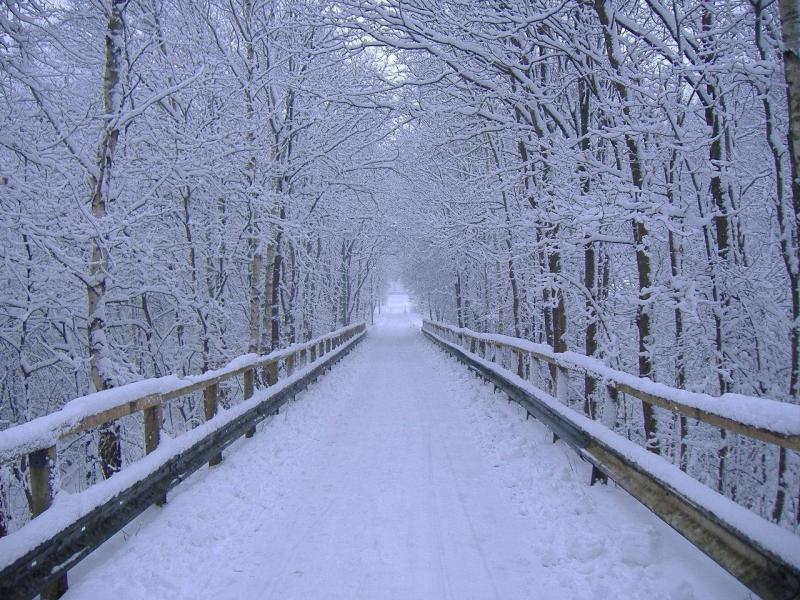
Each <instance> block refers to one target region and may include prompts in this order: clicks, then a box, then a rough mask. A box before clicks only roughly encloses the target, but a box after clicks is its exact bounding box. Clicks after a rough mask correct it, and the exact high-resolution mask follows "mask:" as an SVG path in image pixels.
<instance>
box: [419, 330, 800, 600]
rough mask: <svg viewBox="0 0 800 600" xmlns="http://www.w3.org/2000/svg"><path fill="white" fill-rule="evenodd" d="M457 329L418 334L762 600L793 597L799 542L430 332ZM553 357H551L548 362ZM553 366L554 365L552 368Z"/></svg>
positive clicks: (799, 576) (799, 580)
mask: <svg viewBox="0 0 800 600" xmlns="http://www.w3.org/2000/svg"><path fill="white" fill-rule="evenodd" d="M443 330H444V331H445V332H446V331H451V332H455V333H457V334H460V335H461V336H464V335H465V333H464V331H463V330H459V329H457V328H451V327H448V326H443V325H441V324H436V323H431V322H430V321H427V322H425V323H424V324H423V333H425V335H426V336H427V337H428V338H430V339H431V340H432V341H434V342H435V343H436V344H437V345H439V346H440V347H442V348H443V349H444V350H446V351H447V352H449V353H450V354H452V355H453V356H455V357H456V358H457V359H458V360H459V361H460V362H462V363H464V364H466V365H467V366H468V367H469V368H470V369H471V370H473V371H474V372H476V373H477V374H479V375H480V376H481V377H483V378H484V379H485V380H487V381H491V382H492V383H493V384H494V385H495V386H496V387H497V388H498V389H500V390H502V391H503V392H504V393H505V394H506V395H507V396H508V397H509V398H510V399H511V400H514V401H516V402H517V403H518V404H520V405H521V406H522V407H523V408H524V409H525V410H526V411H527V413H528V414H530V415H532V416H534V417H536V418H537V419H539V420H540V421H541V422H542V423H544V424H545V425H546V426H547V427H548V428H549V429H550V430H551V431H553V432H554V433H555V434H557V435H558V436H559V437H560V438H561V439H562V440H564V441H565V442H566V443H567V444H569V445H570V446H571V447H572V448H573V449H574V450H575V451H576V452H577V453H578V454H579V455H580V456H581V457H582V458H584V459H585V460H587V461H588V462H590V463H591V464H592V466H593V468H594V469H596V470H598V471H599V472H600V473H602V474H603V476H605V477H607V478H610V479H612V480H614V481H615V482H616V483H617V484H619V485H620V486H621V487H622V488H623V489H625V490H626V491H627V492H628V493H629V494H631V495H632V496H633V497H634V498H636V499H637V500H638V501H640V502H641V503H642V504H644V505H645V506H647V508H649V509H650V510H651V511H652V512H653V513H655V514H656V515H657V516H658V517H659V518H661V519H662V520H664V521H665V522H666V523H667V524H669V525H670V526H671V527H672V528H673V529H675V530H676V531H677V532H678V533H680V534H681V535H682V536H684V537H685V538H686V539H688V540H689V541H690V542H692V543H693V544H694V545H695V546H697V547H698V548H699V549H700V550H701V551H702V552H704V553H705V554H707V555H708V556H709V557H710V558H712V559H713V560H714V561H716V562H717V563H718V564H719V565H721V566H722V567H723V568H724V569H726V570H727V571H728V572H729V573H731V574H732V575H733V576H734V577H736V578H737V579H738V580H739V581H741V582H742V583H743V584H744V585H746V586H747V587H748V588H749V589H750V590H752V591H753V592H755V593H756V594H758V595H760V596H761V597H762V598H764V599H765V600H788V599H790V598H791V599H795V598H799V597H800V539H798V537H797V536H795V535H793V534H792V533H790V532H788V531H786V530H784V529H781V528H780V527H779V526H778V525H775V524H773V523H770V522H768V521H766V520H764V519H762V518H760V517H758V516H757V515H755V514H753V513H750V512H749V511H747V509H745V508H743V507H741V506H739V505H737V504H736V503H735V502H733V501H732V500H730V499H728V498H726V497H724V496H722V495H720V494H718V493H716V492H714V491H713V490H711V489H709V488H706V487H705V486H703V485H702V484H701V483H699V482H697V481H695V480H694V479H692V478H691V477H689V476H688V475H687V474H685V473H683V472H682V471H680V469H678V468H677V467H675V466H673V465H672V464H671V463H669V462H667V461H666V460H664V459H662V458H660V457H658V456H656V455H654V454H652V453H650V452H648V451H647V450H646V449H644V448H642V447H640V446H638V445H636V444H634V443H633V442H631V441H629V440H627V439H625V438H624V437H622V436H619V435H617V434H616V433H614V432H613V431H611V430H609V429H607V428H605V427H604V426H603V425H602V424H600V423H597V422H595V421H592V420H591V419H589V418H588V417H586V416H584V415H582V414H580V413H577V412H575V411H574V410H572V409H570V408H569V407H567V406H565V405H564V404H563V403H562V402H561V401H560V400H559V399H557V398H555V397H553V396H551V395H549V394H547V393H546V392H544V391H543V390H540V389H538V388H536V386H534V385H533V384H531V383H530V382H529V381H527V380H525V379H523V378H522V377H520V376H519V375H517V374H515V373H513V372H511V371H509V370H507V369H505V368H504V367H502V366H499V365H496V364H494V363H492V362H491V361H489V360H486V359H484V358H482V357H481V356H479V355H476V354H475V353H473V352H471V351H469V350H467V349H465V348H463V347H462V344H463V343H464V339H463V338H461V339H458V340H457V341H455V342H453V341H450V340H448V339H446V338H444V337H442V336H440V335H438V333H437V331H443ZM551 358H552V357H551ZM556 364H559V363H556Z"/></svg>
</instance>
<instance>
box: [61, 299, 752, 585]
mask: <svg viewBox="0 0 800 600" xmlns="http://www.w3.org/2000/svg"><path fill="white" fill-rule="evenodd" d="M524 417H525V415H524V412H520V409H519V408H518V407H517V406H516V405H515V404H508V403H506V402H505V401H504V400H503V398H502V397H501V396H500V395H499V394H494V393H493V391H492V388H491V386H487V385H483V384H481V383H480V382H479V380H476V379H475V378H473V377H472V376H471V375H470V374H469V373H468V372H467V371H466V370H465V369H464V367H463V366H460V365H458V364H457V363H456V362H455V361H453V360H452V359H450V358H448V357H447V356H446V355H445V354H443V353H442V352H440V351H439V350H437V349H436V348H435V347H434V346H433V345H432V344H431V343H430V342H428V341H426V340H425V339H424V338H423V336H422V335H421V334H420V332H419V326H418V322H417V321H416V320H415V318H414V317H413V315H410V314H408V313H405V312H399V313H393V314H385V315H384V316H383V318H382V320H381V322H380V323H379V325H378V326H376V327H375V328H374V329H372V330H371V331H370V333H369V335H368V337H367V339H366V340H365V341H364V342H362V343H361V344H360V345H359V346H358V347H357V348H356V349H355V350H354V351H353V352H352V354H351V355H349V356H348V357H347V358H345V359H344V360H343V361H342V362H341V363H339V365H337V366H336V367H335V368H334V369H333V370H332V371H331V372H330V373H328V374H327V375H325V376H324V377H323V378H321V379H320V381H319V382H318V383H317V384H316V385H315V386H313V387H312V388H311V389H310V390H309V391H307V392H306V393H304V394H303V395H302V396H301V397H298V400H297V402H294V403H291V404H290V405H289V406H287V407H286V409H285V410H284V411H282V412H281V414H280V415H278V416H276V417H274V418H272V419H271V420H269V421H267V422H265V423H264V424H262V425H261V426H260V427H259V433H258V434H257V435H256V436H255V437H254V438H253V439H252V440H247V441H241V442H239V443H237V444H235V445H234V446H233V447H232V448H231V450H230V451H229V452H226V455H225V461H224V462H223V464H222V465H220V466H219V467H215V468H213V469H203V470H201V471H200V472H198V473H197V474H195V475H194V476H193V477H192V478H191V479H190V481H188V482H186V483H185V484H183V485H182V486H181V487H180V488H178V489H177V490H176V491H175V492H174V493H173V494H171V496H170V501H169V504H168V505H167V506H165V507H164V508H161V509H160V508H155V507H153V508H151V509H149V510H148V511H147V512H146V513H145V514H144V515H142V516H141V517H140V518H139V519H137V520H136V521H134V522H133V523H132V524H131V525H129V526H128V527H126V528H125V530H124V531H123V532H121V533H120V534H118V535H117V536H115V538H114V539H112V540H111V541H109V542H108V543H107V544H106V545H105V546H104V547H102V548H101V549H100V550H98V551H97V552H95V553H94V555H93V556H91V557H90V558H89V559H87V560H86V561H84V563H82V564H81V565H80V567H79V568H77V569H75V571H74V572H73V573H72V574H71V589H70V591H69V593H68V594H67V598H69V599H72V600H75V599H79V598H80V599H90V598H91V599H94V598H97V599H103V600H106V599H109V598H113V599H115V600H125V599H134V598H136V599H145V598H146V599H160V598H164V599H167V598H169V599H177V598H187V599H188V598H191V599H195V598H214V599H223V598H230V599H234V598H236V599H249V598H257V599H273V598H274V599H280V600H290V599H314V598H347V599H362V598H363V599H378V598H396V599H429V598H430V599H439V598H441V599H445V598H452V599H459V600H461V599H468V598H474V599H490V598H503V599H506V598H507V599H523V598H530V599H551V598H553V599H560V598H565V599H566V598H569V599H575V598H598V599H600V598H602V599H606V598H647V599H656V598H674V599H680V600H689V599H692V598H695V599H697V600H701V599H703V600H705V599H713V598H719V599H725V600H732V599H736V598H748V597H750V596H749V595H748V593H747V591H746V590H745V589H744V588H743V587H742V586H740V585H739V584H738V583H737V582H736V581H734V580H733V579H732V578H730V577H729V576H727V575H726V574H725V573H724V572H723V571H722V570H721V569H720V568H719V567H717V566H716V565H715V564H714V563H712V562H711V561H710V560H708V559H707V558H706V557H705V556H703V555H702V554H701V553H700V552H699V551H697V550H695V549H694V548H693V547H692V546H690V545H689V544H688V542H686V541H684V540H683V539H682V538H680V537H679V536H678V535H677V534H675V533H674V532H672V530H670V529H669V528H668V527H667V526H665V525H663V524H662V523H661V522H660V521H659V520H657V519H656V518H655V517H653V516H652V515H651V514H650V513H649V512H648V511H647V510H646V509H644V508H643V507H641V506H640V505H638V504H637V503H636V502H635V501H633V500H632V499H631V498H629V497H628V496H627V495H626V494H625V493H623V492H622V491H620V490H619V489H616V488H615V487H614V486H613V484H612V485H609V486H594V487H589V486H588V485H587V481H588V478H589V470H588V466H587V465H585V464H583V463H582V462H581V461H580V460H579V459H578V458H577V457H576V456H575V455H574V454H573V453H572V452H571V451H570V450H569V449H568V448H566V447H565V446H564V445H562V444H561V443H558V444H552V443H551V441H550V440H551V436H550V434H549V433H548V432H547V430H546V429H545V428H544V427H542V426H541V425H540V424H538V423H536V422H534V421H532V420H530V421H525V418H524Z"/></svg>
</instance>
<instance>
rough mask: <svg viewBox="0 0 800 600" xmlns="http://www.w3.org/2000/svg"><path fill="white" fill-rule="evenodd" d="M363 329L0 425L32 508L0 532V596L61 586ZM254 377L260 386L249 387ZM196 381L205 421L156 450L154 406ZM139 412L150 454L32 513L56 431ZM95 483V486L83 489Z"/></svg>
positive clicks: (51, 470) (43, 493)
mask: <svg viewBox="0 0 800 600" xmlns="http://www.w3.org/2000/svg"><path fill="white" fill-rule="evenodd" d="M365 333H366V326H365V324H364V323H359V324H356V325H352V326H349V327H345V328H342V329H339V330H337V331H334V332H333V333H330V334H328V335H325V336H322V337H319V338H316V339H314V340H311V341H309V342H306V343H303V344H298V345H294V346H291V347H289V348H287V349H285V350H279V351H276V352H272V353H270V354H267V355H264V356H259V355H252V354H251V355H245V356H242V357H239V358H237V359H234V360H233V361H232V362H231V363H229V364H228V366H226V367H224V368H222V369H219V370H216V371H211V372H208V373H204V374H202V375H199V376H194V377H186V378H179V377H177V376H169V377H162V378H156V379H150V380H146V381H142V382H136V383H132V384H129V385H125V386H121V387H119V388H115V389H112V390H106V391H103V392H98V393H95V394H90V395H89V396H84V397H82V398H78V399H76V400H73V401H71V402H69V403H68V404H67V405H65V406H64V408H63V409H61V410H59V411H57V412H54V413H51V414H49V415H46V416H43V417H40V418H38V419H34V420H33V421H30V422H28V423H25V424H22V425H18V426H15V427H11V428H9V429H6V430H4V431H0V463H7V462H10V461H14V460H18V459H19V458H20V457H22V456H24V455H27V457H28V468H29V483H30V494H31V506H32V517H34V518H33V519H32V520H31V521H30V522H29V523H28V524H26V525H25V526H23V527H22V529H21V530H19V531H16V532H13V533H11V534H9V535H8V536H6V537H5V538H0V598H32V597H33V596H35V595H36V594H37V593H41V594H42V596H43V597H50V598H54V597H58V596H59V595H61V594H62V593H63V592H64V591H65V589H66V572H67V570H68V569H69V568H70V567H72V566H74V565H75V564H77V562H79V561H80V560H81V559H82V558H84V557H85V556H86V555H87V554H88V553H89V552H91V551H92V550H93V549H95V548H97V547H98V546H99V545H100V544H102V543H103V542H104V541H105V540H106V539H108V538H109V537H110V536H111V535H113V534H114V533H116V532H117V531H119V529H121V528H122V527H123V526H124V525H125V524H127V523H128V522H130V520H131V519H133V518H134V517H136V516H137V515H138V514H140V513H141V512H142V511H143V510H144V509H145V508H147V507H148V506H150V505H152V504H153V503H161V502H163V501H164V499H165V497H166V492H167V491H168V490H169V489H171V488H172V487H174V486H175V485H177V484H178V483H180V481H181V480H183V479H184V478H185V477H186V476H188V474H190V473H192V472H194V471H195V470H196V469H197V468H199V467H200V466H202V465H203V464H206V462H207V463H208V464H210V465H215V464H217V463H219V462H220V461H221V458H222V455H221V452H222V450H223V449H224V448H225V447H227V445H229V444H230V443H232V442H233V441H235V440H236V439H237V438H239V437H241V436H242V435H244V436H245V437H251V436H252V435H253V433H254V432H255V426H256V424H257V423H258V422H259V421H260V420H262V419H263V418H265V417H266V416H268V415H270V414H274V413H275V412H276V411H277V410H278V409H279V407H280V406H281V405H282V404H283V403H284V402H286V401H287V399H289V398H291V397H293V395H294V394H296V393H297V392H298V391H300V390H302V389H304V388H305V387H306V386H307V385H308V384H309V383H310V382H311V381H313V380H314V379H316V378H317V377H318V376H319V375H320V374H321V373H322V372H323V371H324V370H325V369H327V368H330V366H331V365H332V364H333V363H334V362H335V361H337V360H338V359H339V358H341V357H342V356H343V355H344V354H346V353H347V352H348V351H349V350H350V348H351V347H352V346H353V344H355V343H357V342H358V341H359V340H360V339H361V338H362V337H363V336H364V334H365ZM279 376H282V378H281V379H280V381H279ZM238 377H241V378H242V389H243V394H242V396H243V401H242V402H241V403H240V404H238V405H235V406H233V407H231V408H230V409H229V410H227V411H224V412H222V413H220V414H219V415H218V414H217V409H218V402H219V386H220V384H221V383H222V382H225V381H229V380H234V379H236V378H238ZM259 381H260V383H262V384H263V386H264V388H265V389H259V390H256V389H255V387H256V386H255V384H256V382H259ZM199 391H202V393H203V405H204V412H205V417H206V421H207V422H206V423H205V424H204V425H202V426H200V427H198V428H197V430H201V429H202V431H199V433H197V432H196V431H192V432H189V433H187V434H184V435H183V436H179V437H178V438H176V439H175V440H172V442H171V444H170V448H169V449H166V448H165V450H168V452H161V453H159V452H157V450H158V447H159V442H160V439H161V425H162V418H161V414H162V407H163V406H164V405H165V403H167V402H169V401H170V400H174V399H177V398H180V397H181V396H186V395H187V394H192V393H194V392H199ZM256 392H258V395H256V394H255V393H256ZM140 412H141V413H143V414H144V438H145V439H144V447H145V453H146V454H147V455H151V456H147V458H145V459H141V460H140V461H138V463H147V464H146V465H145V464H142V465H141V466H138V465H137V469H131V471H136V473H134V474H133V475H132V476H128V473H127V469H125V470H123V471H121V472H120V473H117V474H116V475H114V476H113V477H111V478H110V479H108V480H105V481H103V482H101V483H99V484H96V485H95V486H93V487H92V488H89V490H87V491H85V492H82V493H81V494H85V495H87V498H86V503H88V504H89V505H90V506H88V507H84V508H85V510H83V511H82V512H83V513H84V514H80V515H79V516H77V517H76V516H75V515H68V516H62V515H61V514H59V515H55V516H54V517H52V518H50V519H45V520H41V518H36V517H38V516H39V515H41V514H42V513H46V511H47V509H48V508H49V507H50V505H51V503H52V500H53V497H54V494H55V492H56V489H55V485H54V483H55V479H56V478H55V474H56V473H57V471H58V460H59V452H58V444H59V441H60V440H62V439H64V438H66V437H68V436H72V435H74V434H76V433H81V432H86V431H90V430H92V429H94V428H97V427H101V426H104V425H107V424H109V423H113V422H114V421H117V420H119V419H121V418H123V417H126V416H129V415H134V414H136V413H140ZM203 428H204V429H203ZM184 438H185V439H184ZM157 454H160V455H159V456H158V457H156V455H157ZM156 458H157V459H156ZM150 459H153V460H150ZM134 464H137V463H134ZM95 488H103V489H101V490H99V491H98V492H97V493H96V494H94V495H92V492H93V491H94V489H95ZM92 504H94V506H91V505H92Z"/></svg>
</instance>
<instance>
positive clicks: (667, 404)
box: [423, 320, 800, 451]
mask: <svg viewBox="0 0 800 600" xmlns="http://www.w3.org/2000/svg"><path fill="white" fill-rule="evenodd" d="M423 328H427V329H429V330H431V331H434V332H436V333H438V334H439V335H440V336H442V337H444V338H445V339H447V340H448V341H451V342H457V343H458V344H459V345H460V346H462V347H463V348H465V349H469V350H470V351H471V352H472V353H473V354H475V353H477V354H478V355H479V356H482V357H483V358H490V351H491V350H492V347H493V346H494V347H498V348H505V349H508V350H510V351H511V352H513V353H514V354H515V355H517V356H518V357H520V359H521V360H523V361H524V357H525V356H531V357H533V358H534V359H535V360H539V361H543V362H546V363H549V364H551V365H553V366H554V367H555V370H556V373H557V374H558V370H564V371H567V372H569V371H573V372H578V373H580V374H583V375H589V376H590V377H593V378H595V379H597V380H598V381H599V382H601V383H602V384H604V385H605V386H607V387H610V388H613V389H616V390H617V391H618V392H621V393H624V394H628V395H629V396H633V397H635V398H638V399H639V400H642V401H643V402H646V403H648V404H652V405H653V406H658V407H659V408H663V409H665V410H668V411H671V412H673V413H677V414H680V415H683V416H685V417H689V418H692V419H696V420H698V421H703V422H705V423H708V424H710V425H714V426H716V427H722V428H724V429H728V430H730V431H734V432H736V433H740V434H742V435H745V436H748V437H751V438H754V439H757V440H761V441H764V442H769V443H771V444H777V445H778V446H782V447H784V448H787V449H790V450H797V451H800V405H797V404H790V403H788V402H779V401H777V400H770V399H767V398H759V397H756V396H745V395H742V394H730V393H729V394H723V395H722V396H711V395H709V394H702V393H698V392H690V391H687V390H681V389H677V388H673V387H670V386H667V385H664V384H663V383H655V382H653V381H651V380H650V379H647V378H645V377H638V376H636V375H631V374H630V373H626V372H625V371H619V370H617V369H612V368H611V367H609V366H607V365H605V364H604V363H603V362H602V361H600V360H598V359H596V358H592V357H589V356H586V355H583V354H578V353H577V352H554V351H553V349H552V348H551V347H550V346H547V345H545V344H536V343H534V342H529V341H527V340H523V339H519V338H515V337H511V336H507V335H498V334H488V333H479V332H476V331H472V330H470V329H467V328H463V327H453V326H451V325H447V324H445V323H437V322H433V321H428V320H425V321H424V322H423ZM491 355H493V353H491ZM517 374H518V375H519V374H520V373H517ZM562 375H563V374H562ZM552 383H553V387H554V389H556V394H555V395H556V396H557V397H560V396H561V395H562V394H563V393H565V392H566V390H563V389H562V390H561V392H562V394H560V393H559V391H558V376H556V378H555V380H554V381H553V382H552Z"/></svg>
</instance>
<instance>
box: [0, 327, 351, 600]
mask: <svg viewBox="0 0 800 600" xmlns="http://www.w3.org/2000/svg"><path fill="white" fill-rule="evenodd" d="M363 337H364V336H363V335H359V336H355V338H354V339H352V341H351V342H350V344H349V347H347V348H345V349H343V350H342V351H341V352H340V353H338V354H336V355H332V356H330V357H329V358H328V359H327V360H325V361H323V362H321V363H320V364H319V365H316V366H315V367H314V368H313V369H312V370H311V371H310V372H308V373H307V374H306V375H304V376H303V377H302V378H300V379H298V380H297V381H295V382H294V383H292V384H291V385H288V386H287V387H285V388H283V389H281V390H280V391H279V392H277V393H276V394H275V395H274V396H272V397H270V398H269V399H266V400H265V401H264V402H261V403H260V404H258V405H257V406H254V407H253V408H251V409H250V410H248V411H247V412H245V413H244V414H242V415H240V416H239V417H237V418H236V419H234V420H233V421H231V422H230V423H227V424H226V425H225V426H224V427H221V428H220V429H218V430H216V431H214V432H212V433H210V434H209V435H207V436H205V437H204V438H203V439H201V440H199V441H197V442H196V443H194V444H193V445H192V446H191V447H190V448H188V449H187V450H185V451H184V452H181V453H180V454H178V455H175V456H173V457H171V458H170V459H169V460H168V461H167V462H166V463H164V465H162V467H161V468H160V469H158V470H157V471H156V472H154V473H152V474H150V475H148V476H146V477H145V478H143V479H141V480H139V481H137V482H135V483H133V484H131V486H130V487H128V488H127V489H125V490H124V491H122V492H120V493H119V494H118V495H117V496H115V497H114V498H111V499H110V500H108V501H107V502H106V503H104V504H103V505H101V506H99V507H97V508H95V509H94V510H92V511H91V512H90V513H89V514H87V515H85V516H84V517H82V518H79V519H77V520H76V521H74V522H73V523H71V524H70V525H69V526H67V527H66V528H65V529H64V530H62V531H60V532H58V533H56V534H55V535H53V536H52V537H51V538H50V539H48V540H46V541H44V542H42V543H41V544H40V545H39V546H37V547H36V548H34V549H33V550H31V551H29V552H27V553H25V554H23V555H21V556H20V557H19V558H18V559H17V560H16V561H14V563H12V564H11V565H9V566H7V567H6V568H4V569H2V571H0V598H2V599H3V600H30V599H32V598H33V597H34V596H36V594H38V593H40V592H41V591H42V590H44V589H45V588H46V587H47V585H48V584H49V583H50V582H51V581H53V580H55V579H57V578H59V577H61V576H62V575H63V574H64V573H66V572H67V571H68V570H69V569H71V568H73V567H74V566H75V565H76V564H78V563H79V562H80V561H81V560H83V559H84V558H85V557H86V556H88V555H89V554H90V553H91V552H92V551H93V550H95V549H96V548H98V547H99V546H100V545H102V544H103V543H104V542H105V541H106V540H108V539H109V538H110V537H111V536H113V535H114V534H115V533H117V532H118V531H119V530H120V529H122V528H123V527H124V526H125V525H127V524H128V523H130V522H131V521H132V520H133V519H134V518H136V517H137V516H138V515H139V514H141V513H142V512H143V511H144V510H145V509H147V508H148V507H149V506H150V505H151V504H153V502H155V501H156V500H157V499H158V498H159V497H160V496H161V495H163V494H164V493H165V492H166V491H167V490H169V489H172V488H173V487H175V486H176V485H178V484H179V483H181V482H182V481H183V480H185V479H186V478H187V477H188V476H189V475H190V474H191V473H193V472H194V471H196V470H197V469H198V468H200V467H202V466H203V465H205V464H206V462H208V461H209V460H210V459H211V458H212V457H213V456H215V455H217V454H219V453H220V452H221V451H222V450H223V449H224V448H226V447H228V446H229V445H230V444H232V443H233V442H235V441H236V440H237V439H239V438H240V437H241V436H242V434H244V433H245V431H247V430H249V429H250V428H252V427H253V426H254V424H256V423H258V422H260V421H262V420H263V419H265V418H266V417H268V416H269V415H271V414H274V412H275V411H276V410H277V409H278V408H280V406H281V405H283V404H284V403H286V402H287V401H288V400H289V399H291V398H293V397H294V396H295V395H296V394H298V393H299V392H300V391H302V390H303V389H305V388H306V387H308V385H309V384H310V383H311V382H312V381H314V380H315V379H316V378H317V377H319V376H320V375H321V374H322V373H323V371H324V370H325V369H326V368H328V367H330V366H331V365H333V364H335V363H336V362H338V361H339V360H341V359H342V358H343V357H344V356H346V355H347V354H348V352H349V351H350V350H351V349H352V348H353V347H354V346H355V345H356V344H357V343H358V342H360V341H361V340H362V339H363Z"/></svg>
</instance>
